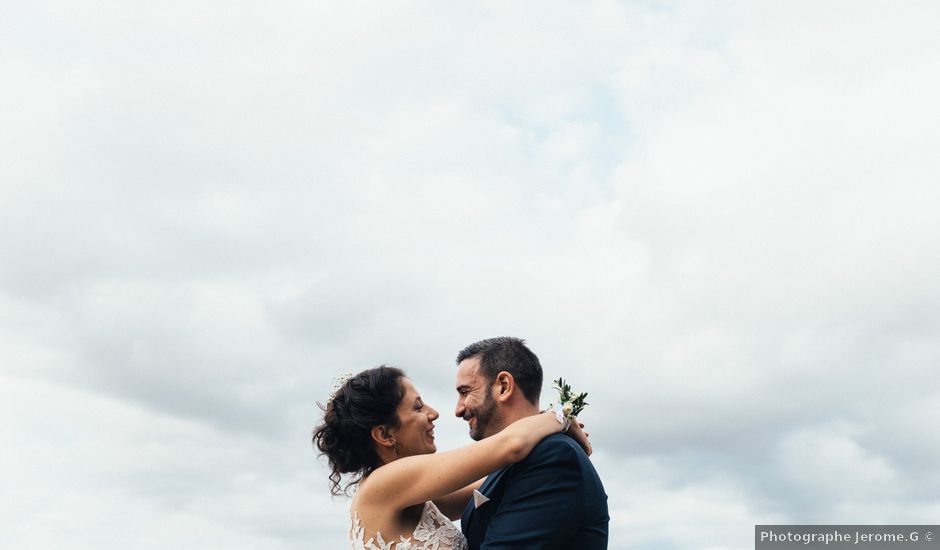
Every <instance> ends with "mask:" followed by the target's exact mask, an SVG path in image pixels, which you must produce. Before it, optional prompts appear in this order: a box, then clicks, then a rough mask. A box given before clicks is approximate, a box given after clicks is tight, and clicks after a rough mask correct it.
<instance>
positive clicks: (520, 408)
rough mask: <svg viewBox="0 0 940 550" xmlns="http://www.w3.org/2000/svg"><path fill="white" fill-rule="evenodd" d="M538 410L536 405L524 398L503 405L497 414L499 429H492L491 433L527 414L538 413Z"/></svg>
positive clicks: (525, 416) (533, 414) (497, 431)
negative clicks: (517, 401)
mask: <svg viewBox="0 0 940 550" xmlns="http://www.w3.org/2000/svg"><path fill="white" fill-rule="evenodd" d="M539 412H540V411H539V407H538V405H533V404H532V403H529V402H528V401H525V400H524V401H522V402H519V403H512V404H506V405H503V407H502V410H501V411H500V415H499V419H500V423H499V429H497V430H496V431H494V432H493V434H496V433H499V432H501V431H503V429H505V428H506V427H508V426H509V425H510V424H512V423H513V422H515V421H516V420H522V419H523V418H527V417H529V416H535V415H537V414H539ZM493 434H490V435H493Z"/></svg>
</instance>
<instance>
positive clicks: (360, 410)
mask: <svg viewBox="0 0 940 550" xmlns="http://www.w3.org/2000/svg"><path fill="white" fill-rule="evenodd" d="M404 377H405V373H404V371H402V370H401V369H397V368H395V367H389V366H387V365H382V366H380V367H376V368H374V369H368V370H364V371H362V372H360V373H359V374H357V375H355V376H353V377H352V378H350V379H349V380H347V381H346V383H344V384H343V385H342V386H341V387H340V388H339V389H338V390H337V391H336V393H335V394H334V395H333V397H332V398H331V399H330V400H329V401H328V402H327V404H326V406H325V407H324V406H323V405H320V408H321V409H322V410H323V412H324V414H323V423H322V424H319V425H318V426H317V427H316V428H314V430H313V444H314V445H315V446H316V448H317V449H319V450H320V456H324V455H326V457H327V458H328V459H329V463H330V469H331V470H332V473H330V492H331V493H333V495H335V496H338V495H340V494H341V493H345V494H346V495H347V496H348V495H349V489H350V488H352V487H353V486H355V485H357V484H358V483H359V482H360V481H362V479H363V478H364V477H366V476H367V475H369V474H370V473H372V471H373V470H375V469H376V468H378V467H379V466H381V465H382V461H381V460H380V459H379V455H378V453H376V451H375V446H374V442H373V440H372V435H371V431H372V428H374V427H375V426H384V427H386V428H388V429H394V428H397V427H398V426H399V419H398V415H397V414H396V409H398V404H399V403H401V400H402V398H403V397H404V396H405V388H404V386H402V383H401V380H402V378H404ZM318 405H319V403H318ZM350 473H351V474H353V475H352V477H351V479H350V481H349V482H348V483H347V484H346V486H345V487H343V488H342V489H341V488H340V482H341V481H342V474H350Z"/></svg>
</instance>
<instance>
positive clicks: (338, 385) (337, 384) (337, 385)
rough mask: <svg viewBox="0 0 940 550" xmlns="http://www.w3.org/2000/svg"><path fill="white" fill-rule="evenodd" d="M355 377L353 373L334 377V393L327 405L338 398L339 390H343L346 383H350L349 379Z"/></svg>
mask: <svg viewBox="0 0 940 550" xmlns="http://www.w3.org/2000/svg"><path fill="white" fill-rule="evenodd" d="M353 376H354V375H353V373H351V372H344V373H342V374H339V375H337V376H334V377H333V391H331V392H330V398H329V400H328V401H327V403H329V402H330V401H332V400H333V398H335V397H336V394H337V393H339V390H340V389H342V387H343V386H345V385H346V382H349V379H350V378H352V377H353Z"/></svg>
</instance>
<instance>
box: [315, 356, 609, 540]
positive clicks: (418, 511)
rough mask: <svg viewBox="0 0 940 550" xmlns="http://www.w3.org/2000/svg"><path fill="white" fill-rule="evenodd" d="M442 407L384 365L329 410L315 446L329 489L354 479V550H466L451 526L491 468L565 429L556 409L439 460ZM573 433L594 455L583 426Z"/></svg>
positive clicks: (346, 389)
mask: <svg viewBox="0 0 940 550" xmlns="http://www.w3.org/2000/svg"><path fill="white" fill-rule="evenodd" d="M438 416H440V415H438V413H437V411H436V410H435V409H434V408H433V407H431V406H430V405H428V404H426V403H424V401H423V400H422V399H421V396H420V395H419V394H418V391H417V390H416V389H415V387H414V384H412V383H411V380H409V379H408V378H407V377H406V376H405V373H404V372H403V371H401V370H400V369H397V368H394V367H388V366H381V367H377V368H374V369H369V370H365V371H363V372H360V373H359V374H357V375H356V376H353V377H351V378H350V379H348V380H347V381H345V382H344V383H343V384H342V385H341V386H340V387H339V388H338V389H337V390H336V392H335V393H334V394H333V396H332V397H331V398H330V400H329V402H328V403H327V405H326V408H325V415H324V418H323V423H322V424H320V425H318V426H317V427H316V428H315V429H314V432H313V441H314V443H315V444H316V446H317V448H318V449H319V450H320V452H321V453H322V454H323V455H326V456H327V458H328V459H329V464H330V469H331V470H332V473H331V474H330V476H329V477H330V482H331V491H332V493H333V494H334V495H339V494H340V493H342V492H344V490H341V488H340V482H341V479H342V474H351V475H352V479H351V480H350V481H349V482H348V483H347V484H346V486H345V492H346V493H347V494H348V491H349V489H350V488H352V487H354V486H358V487H357V489H356V494H355V496H354V497H353V499H352V503H351V506H350V515H351V521H352V525H351V528H350V531H349V542H350V543H351V545H352V548H353V549H354V550H428V549H434V550H464V549H466V548H467V542H466V540H465V539H464V537H463V534H462V533H461V532H460V530H459V529H457V527H456V526H455V525H454V524H453V523H451V520H454V519H459V518H460V515H461V513H462V512H463V509H464V507H465V506H466V505H467V503H468V502H469V501H470V499H471V498H472V496H473V491H474V489H478V488H479V487H480V485H481V484H482V482H483V480H482V479H481V478H484V477H485V476H486V475H487V474H489V473H490V472H492V471H494V470H497V469H499V468H501V467H503V466H506V465H508V464H510V463H513V462H518V461H520V460H522V459H523V458H525V457H526V456H527V455H528V454H529V452H531V451H532V449H533V448H534V447H535V446H536V444H538V443H539V442H540V441H541V440H542V439H543V438H545V437H546V436H549V435H551V434H553V433H557V432H560V431H562V430H563V426H562V424H561V423H560V422H559V421H558V419H557V418H556V415H555V413H551V412H548V413H543V414H540V415H536V416H531V417H528V418H524V419H522V420H518V421H517V422H515V423H513V424H511V425H509V426H508V427H507V428H506V429H504V430H502V431H501V432H499V433H497V434H495V435H493V436H491V437H488V438H486V439H483V440H481V441H477V442H475V443H472V444H470V445H467V446H466V447H462V448H460V449H456V450H453V451H447V452H443V453H439V454H435V453H436V451H437V447H436V446H435V445H434V421H435V420H436V419H437V418H438ZM568 433H569V434H570V435H571V437H573V438H574V439H575V440H576V441H578V443H580V444H581V446H582V447H584V448H585V451H587V452H588V453H590V445H589V444H588V441H587V436H586V435H585V434H584V432H582V431H581V429H580V426H579V424H578V423H577V422H572V423H571V429H570V430H568Z"/></svg>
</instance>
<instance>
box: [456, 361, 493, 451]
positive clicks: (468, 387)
mask: <svg viewBox="0 0 940 550" xmlns="http://www.w3.org/2000/svg"><path fill="white" fill-rule="evenodd" d="M495 412H496V402H495V401H494V400H493V397H492V396H491V395H490V384H489V383H488V382H487V380H486V377H485V376H483V374H482V373H481V372H480V358H479V357H470V358H468V359H464V360H463V361H461V362H460V365H458V367H457V408H456V410H454V414H455V415H456V416H457V417H458V418H462V419H464V420H466V421H467V424H468V426H469V428H470V437H471V438H473V439H475V440H477V441H479V440H481V439H483V438H484V437H487V436H489V435H492V434H488V433H487V427H488V425H489V424H490V422H491V420H492V418H493V415H494V413H495Z"/></svg>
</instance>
